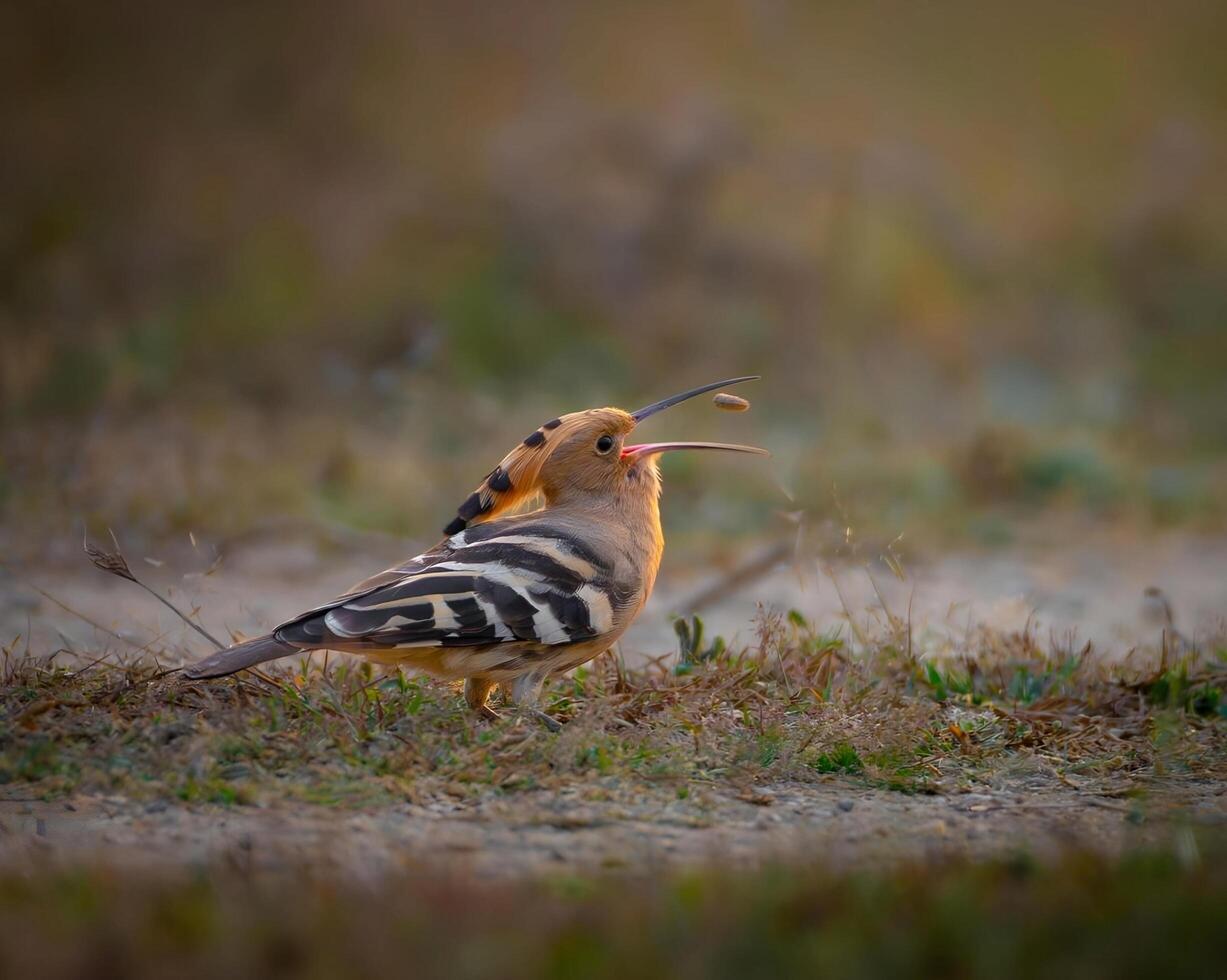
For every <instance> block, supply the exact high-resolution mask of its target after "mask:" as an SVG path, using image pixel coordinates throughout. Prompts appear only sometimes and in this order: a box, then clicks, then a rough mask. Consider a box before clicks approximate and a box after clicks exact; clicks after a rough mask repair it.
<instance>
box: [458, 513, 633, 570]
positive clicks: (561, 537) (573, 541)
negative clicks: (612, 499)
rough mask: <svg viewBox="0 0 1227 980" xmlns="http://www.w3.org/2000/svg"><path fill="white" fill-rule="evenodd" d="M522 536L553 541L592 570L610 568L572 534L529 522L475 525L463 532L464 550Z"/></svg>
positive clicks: (606, 562)
mask: <svg viewBox="0 0 1227 980" xmlns="http://www.w3.org/2000/svg"><path fill="white" fill-rule="evenodd" d="M513 534H514V535H517V536H518V535H524V536H525V537H534V538H543V539H546V540H549V541H554V542H556V543H558V544H561V545H562V546H563V547H565V548H566V549H567V550H568V551H570V552H571V554H573V555H575V556H576V557H577V558H582V559H583V560H584V561H586V562H588V564H590V565H592V566H593V567H594V568H596V569H598V570H600V571H603V572H609V571H612V567H611V565H610V563H609V560H608V559H606V558H603V557H601V555H599V554H597V552H595V551H593V550H592V549H591V548H590V547H588V545H586V544H585V543H584V542H583V541H581V540H580V539H579V538H577V537H576V536H575V535H573V534H569V533H567V532H565V531H560V530H559V529H558V528H556V527H553V526H552V525H550V524H543V523H540V522H533V521H529V522H526V523H523V524H519V523H517V524H516V525H514V527H509V526H507V525H505V524H502V523H501V522H499V521H491V522H490V523H489V524H477V525H475V526H473V527H471V528H469V529H468V530H467V531H465V532H464V540H465V550H466V551H467V550H468V547H469V546H471V545H473V544H479V543H481V542H483V541H490V540H491V539H493V538H501V537H506V536H509V535H513Z"/></svg>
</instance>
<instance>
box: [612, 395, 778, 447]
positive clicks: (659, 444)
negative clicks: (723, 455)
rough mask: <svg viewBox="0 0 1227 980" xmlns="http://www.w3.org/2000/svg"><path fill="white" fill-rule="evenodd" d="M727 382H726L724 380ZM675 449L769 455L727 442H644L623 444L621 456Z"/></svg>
mask: <svg viewBox="0 0 1227 980" xmlns="http://www.w3.org/2000/svg"><path fill="white" fill-rule="evenodd" d="M726 383H727V382H726ZM675 449H723V450H725V451H726V452H730V453H751V454H753V455H755V456H770V455H771V453H769V452H767V450H765V449H759V448H758V447H757V446H734V445H732V444H731V443H727V442H645V443H642V444H641V445H638V446H623V447H622V458H623V459H628V458H631V457H634V458H638V457H640V456H653V455H655V454H656V453H668V452H672V451H673V450H675Z"/></svg>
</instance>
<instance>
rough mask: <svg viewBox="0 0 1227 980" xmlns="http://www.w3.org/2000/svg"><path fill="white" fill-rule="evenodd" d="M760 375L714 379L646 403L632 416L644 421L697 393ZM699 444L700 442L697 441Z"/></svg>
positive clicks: (736, 383)
mask: <svg viewBox="0 0 1227 980" xmlns="http://www.w3.org/2000/svg"><path fill="white" fill-rule="evenodd" d="M759 377H760V375H757V374H746V375H743V376H742V377H740V378H729V379H728V380H727V381H713V382H712V383H711V384H709V385H702V386H701V387H699V388H691V389H690V390H689V391H683V392H682V393H681V394H680V395H670V396H669V397H668V398H662V399H661V400H660V401H658V402H652V404H651V405H646V406H644V407H643V408H641V409H639V411H637V412H631V418H633V419H634V420H635V421H636V422H642V421H643V420H644V419H646V418H647V417H648V416H649V415H655V414H656V413H657V412H663V411H664V410H665V409H666V408H672V407H673V406H674V405H676V404H677V403H678V402H684V401H686V399H688V398H694V397H695V396H696V395H702V394H706V393H707V392H709V391H715V390H716V389H717V388H727V387H728V386H729V385H739V384H741V383H742V382H743V381H757V380H758V379H759ZM695 445H698V443H695Z"/></svg>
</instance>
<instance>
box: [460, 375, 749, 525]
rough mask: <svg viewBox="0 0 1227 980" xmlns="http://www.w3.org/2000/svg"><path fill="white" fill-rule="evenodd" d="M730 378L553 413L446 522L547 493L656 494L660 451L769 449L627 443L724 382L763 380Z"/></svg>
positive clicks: (493, 513)
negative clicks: (645, 400)
mask: <svg viewBox="0 0 1227 980" xmlns="http://www.w3.org/2000/svg"><path fill="white" fill-rule="evenodd" d="M756 378H757V376H756V375H750V376H747V377H742V378H730V379H729V380H727V381H717V382H715V383H713V384H708V385H702V386H700V387H698V388H692V389H690V390H689V391H683V392H681V393H680V394H677V395H673V396H671V397H669V398H665V399H662V400H661V401H658V402H653V403H652V404H651V405H647V406H645V407H644V408H641V409H639V410H638V411H635V412H627V411H624V410H623V409H620V408H590V409H588V410H586V411H583V412H571V413H570V414H569V415H563V416H560V417H559V418H556V419H550V421H548V422H546V423H545V424H544V425H542V426H541V427H540V428H538V429H535V430H534V431H533V432H532V433H530V434H529V435H528V436H527V437H526V438H525V439H524V441H523V442H521V443H520V444H519V445H518V446H516V447H515V449H513V450H512V451H511V452H509V453H508V454H507V455H506V456H505V457H503V461H502V462H501V463H499V465H498V466H496V467H495V468H494V469H493V470H492V471H491V472H490V474H489V475H488V476H487V477H486V478H485V479H484V480H483V481H482V482H481V485H480V486H479V487H478V488H477V489H476V490H474V491H473V492H472V493H471V494H469V496H468V497H467V498H466V499H465V501H464V503H462V504H461V505H460V507H459V508H458V509H457V511H456V517H455V519H454V520H453V521H452V522H451V523H450V524H448V526H447V527H446V528H444V529H443V533H444V534H448V535H451V534H456V533H458V532H460V531H463V530H464V529H465V528H466V527H468V526H469V525H470V524H474V523H477V522H479V521H487V520H490V519H491V518H494V517H497V516H498V515H500V514H504V513H506V512H507V511H509V510H511V509H512V508H513V507H516V506H517V505H519V504H521V503H523V502H524V501H525V500H527V499H528V498H530V497H533V496H536V495H537V494H542V495H543V496H544V497H545V499H546V503H559V502H561V501H564V500H569V499H575V498H577V497H582V496H585V495H587V496H592V497H603V496H604V497H609V496H616V495H620V494H633V495H655V494H656V493H657V492H658V491H659V488H660V482H659V475H658V473H657V469H656V458H657V457H658V456H659V455H660V454H661V453H665V452H672V451H674V450H679V449H712V450H723V451H726V452H736V453H755V454H757V455H760V456H766V455H767V451H766V450H765V449H758V448H756V447H754V446H734V445H727V444H725V443H720V442H648V443H640V444H638V445H627V443H626V440H627V437H628V436H629V435H630V434H631V432H632V431H633V430H634V429H635V427H636V426H638V425H639V423H640V422H642V421H643V420H644V419H646V418H648V417H649V416H652V415H655V414H656V413H657V412H661V411H664V410H665V409H666V408H670V407H672V406H673V405H676V404H678V402H683V401H686V399H688V398H693V397H695V396H696V395H702V394H704V393H705V392H708V391H714V390H715V389H717V388H724V387H727V386H728V385H733V384H739V383H740V382H742V381H753V380H756Z"/></svg>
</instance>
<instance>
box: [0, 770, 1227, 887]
mask: <svg viewBox="0 0 1227 980" xmlns="http://www.w3.org/2000/svg"><path fill="white" fill-rule="evenodd" d="M585 788H586V787H584V786H582V785H580V786H576V787H575V788H574V789H573V790H567V789H564V790H562V791H560V792H544V791H539V792H536V793H529V794H521V795H519V796H517V797H515V798H514V799H511V800H507V799H493V798H487V799H484V800H478V801H473V802H463V801H459V800H456V799H453V798H450V797H447V796H441V797H440V798H439V799H437V800H435V801H432V802H430V803H428V804H425V805H403V806H396V807H388V808H379V809H370V810H363V811H359V812H352V811H351V812H345V811H337V810H335V809H331V808H326V807H320V806H306V805H297V806H284V805H281V806H273V807H270V808H267V809H262V808H252V807H240V808H226V809H222V808H219V807H209V806H182V805H170V804H167V803H166V802H162V801H157V802H154V803H149V804H137V803H134V802H132V801H130V800H125V799H122V798H116V797H103V798H99V797H79V796H78V797H73V798H71V799H69V800H63V801H53V802H42V801H38V800H33V799H29V800H22V799H20V798H18V799H13V798H9V799H0V862H11V861H18V862H24V861H26V860H30V859H36V860H41V861H47V860H50V861H51V862H53V863H56V862H59V863H64V864H71V863H73V862H75V861H79V860H82V859H97V858H105V859H106V860H107V861H109V862H117V863H120V864H122V865H123V866H126V867H127V866H133V865H140V864H141V863H144V862H149V863H153V864H155V865H156V864H173V865H189V866H190V865H194V864H203V863H208V862H212V861H217V860H221V861H224V862H227V863H231V862H233V863H237V864H238V865H240V866H241V867H244V868H247V867H251V868H255V869H258V870H265V871H272V872H276V871H277V870H279V869H285V868H289V867H293V866H303V865H311V866H314V867H318V869H319V870H320V871H321V873H325V872H330V873H331V872H335V873H337V874H340V875H342V876H353V877H356V878H359V879H367V878H378V877H379V876H380V875H381V874H383V873H386V872H388V871H392V870H403V869H405V868H413V867H415V866H423V865H427V866H434V865H438V866H441V867H442V868H444V869H446V870H448V871H456V870H463V871H471V872H474V873H476V874H478V875H521V874H542V873H549V874H555V873H585V872H594V871H617V870H622V869H625V870H631V871H642V870H645V869H651V868H656V867H662V866H667V865H671V866H687V865H698V864H703V863H706V862H709V861H714V862H716V863H719V864H720V865H722V866H734V867H736V866H754V865H757V864H761V863H763V862H764V861H768V860H771V859H786V858H787V857H788V856H789V855H798V854H799V855H803V856H804V857H805V859H806V860H815V859H817V860H820V861H821V862H823V863H824V864H827V865H829V866H831V867H833V868H837V869H844V868H851V867H863V866H873V865H882V864H890V863H894V862H898V861H901V860H921V859H931V858H948V857H971V858H985V857H1002V856H1010V855H1013V854H1021V853H1027V854H1029V855H1032V856H1036V857H1039V858H1041V859H1042V858H1044V857H1046V856H1054V855H1056V854H1058V853H1060V852H1061V851H1063V850H1065V849H1071V848H1079V849H1087V850H1091V851H1095V852H1099V853H1102V854H1104V855H1105V856H1110V857H1111V856H1116V855H1119V854H1120V853H1122V852H1124V851H1126V850H1128V849H1132V848H1137V847H1141V846H1145V845H1152V844H1157V843H1169V842H1170V841H1171V839H1172V838H1173V836H1175V838H1176V841H1177V844H1178V845H1179V843H1180V841H1181V839H1182V835H1183V834H1186V833H1187V832H1188V828H1189V827H1190V826H1210V827H1220V828H1221V827H1227V787H1224V786H1222V785H1220V784H1208V783H1200V784H1199V783H1194V782H1189V783H1183V784H1182V783H1175V784H1172V783H1169V784H1166V785H1164V786H1162V787H1159V788H1158V790H1159V791H1158V793H1156V794H1155V795H1153V796H1151V797H1148V798H1147V800H1146V802H1145V803H1138V802H1136V801H1133V800H1131V799H1130V798H1128V797H1126V796H1125V795H1124V794H1123V792H1122V791H1121V790H1117V791H1115V792H1114V793H1113V794H1112V795H1110V796H1104V795H1097V794H1095V793H1087V792H1083V791H1081V790H1078V789H1074V788H1072V787H1070V786H1061V785H1058V784H1055V783H1053V782H1051V781H1049V780H1044V779H1042V778H1038V777H1034V776H1033V777H1030V778H1028V777H1014V778H1011V779H1009V780H1008V784H1007V785H1003V786H1002V787H1001V788H1000V789H997V790H991V791H986V792H983V793H961V794H955V795H950V796H941V795H937V796H909V795H905V794H902V793H898V792H891V791H888V790H875V789H865V788H862V787H858V786H856V785H850V784H849V782H848V781H847V780H841V779H833V780H832V781H831V782H830V783H828V784H823V785H818V786H814V785H802V784H780V785H773V786H756V787H755V788H754V790H753V791H751V792H747V793H744V794H742V797H743V798H737V797H734V796H732V795H726V794H716V793H713V794H711V795H710V796H708V797H707V798H706V799H699V800H695V801H692V800H686V801H680V800H677V799H676V796H675V794H674V793H673V792H672V791H671V790H661V791H659V792H649V793H645V794H644V795H642V796H641V797H640V798H637V799H635V800H632V801H625V802H619V803H608V802H593V801H591V800H586V799H584V798H583V796H584V794H582V793H581V790H583V789H585ZM6 789H7V790H9V791H10V792H9V793H8V794H5V795H9V796H10V797H11V795H12V790H13V789H14V788H13V787H6Z"/></svg>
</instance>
